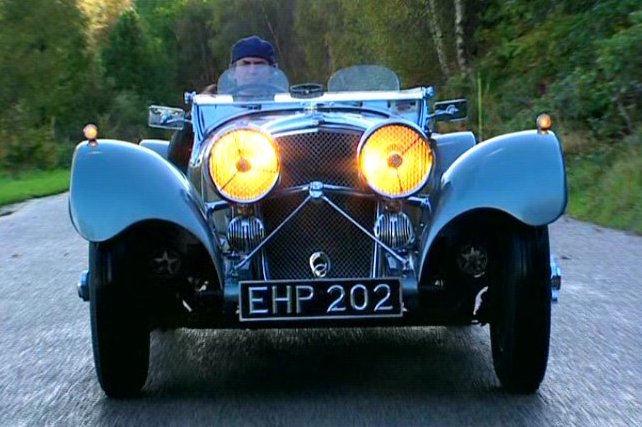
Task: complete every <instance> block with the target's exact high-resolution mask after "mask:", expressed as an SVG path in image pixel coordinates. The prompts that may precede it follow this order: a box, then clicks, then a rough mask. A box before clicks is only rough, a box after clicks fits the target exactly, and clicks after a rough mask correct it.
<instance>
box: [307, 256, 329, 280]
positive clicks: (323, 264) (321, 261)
mask: <svg viewBox="0 0 642 427" xmlns="http://www.w3.org/2000/svg"><path fill="white" fill-rule="evenodd" d="M310 269H311V270H312V274H314V277H318V278H322V277H326V276H327V275H328V273H329V272H330V258H329V257H328V256H327V255H326V254H325V252H315V253H313V254H312V255H310Z"/></svg>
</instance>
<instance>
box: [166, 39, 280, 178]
mask: <svg viewBox="0 0 642 427" xmlns="http://www.w3.org/2000/svg"><path fill="white" fill-rule="evenodd" d="M276 66H277V63H276V59H275V55H274V48H273V47H272V44H271V43H270V42H268V41H266V40H263V39H262V38H260V37H258V36H249V37H245V38H243V39H240V40H239V41H237V42H236V43H234V45H233V46H232V49H231V52H230V71H232V72H228V73H225V74H226V75H228V76H229V77H230V80H228V81H226V82H221V81H219V86H218V87H217V85H216V84H213V85H210V86H208V87H206V88H205V89H204V90H203V92H204V93H212V94H214V93H234V94H235V95H239V96H241V97H243V96H252V95H253V94H252V92H253V91H256V90H257V89H262V86H261V84H262V83H265V82H267V81H268V80H269V78H270V73H271V70H272V69H273V67H276ZM263 89H264V88H263ZM193 142H194V133H193V131H192V127H191V125H189V124H186V125H185V128H184V129H183V130H180V131H178V132H176V133H175V134H174V135H173V136H172V139H171V141H170V144H169V148H168V159H169V160H170V161H171V162H172V163H173V164H174V165H176V166H177V167H178V168H179V169H180V170H182V171H183V172H186V171H187V164H188V162H189V158H190V156H191V153H192V144H193Z"/></svg>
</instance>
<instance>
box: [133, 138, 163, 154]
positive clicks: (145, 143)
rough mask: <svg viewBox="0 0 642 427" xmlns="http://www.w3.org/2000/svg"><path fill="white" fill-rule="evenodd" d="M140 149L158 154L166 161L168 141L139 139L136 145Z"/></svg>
mask: <svg viewBox="0 0 642 427" xmlns="http://www.w3.org/2000/svg"><path fill="white" fill-rule="evenodd" d="M138 145H140V146H141V147H145V148H147V149H148V150H152V151H154V152H156V153H158V154H159V155H160V156H161V157H162V158H164V159H167V154H168V151H169V141H167V140H164V139H141V140H140V142H139V143H138Z"/></svg>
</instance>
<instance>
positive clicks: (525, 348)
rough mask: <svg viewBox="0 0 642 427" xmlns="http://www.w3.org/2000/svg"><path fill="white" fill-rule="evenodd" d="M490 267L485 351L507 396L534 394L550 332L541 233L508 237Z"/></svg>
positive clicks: (525, 230)
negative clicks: (488, 337)
mask: <svg viewBox="0 0 642 427" xmlns="http://www.w3.org/2000/svg"><path fill="white" fill-rule="evenodd" d="M505 243H506V244H505V245H503V247H502V248H501V250H502V251H505V253H504V254H503V255H502V254H499V259H502V260H504V263H503V265H499V263H496V264H495V266H494V267H493V270H494V272H495V273H494V277H493V280H492V283H491V292H492V293H491V304H492V305H491V307H492V313H491V323H490V335H491V347H492V352H493V364H494V366H495V373H496V375H497V377H498V378H499V381H500V382H501V384H502V386H503V387H504V388H505V389H506V390H507V391H509V392H511V393H520V394H527V393H534V392H535V391H537V389H538V388H539V385H540V383H541V382H542V380H543V379H544V375H545V373H546V365H547V363H548V349H549V339H550V328H551V289H550V263H549V241H548V228H547V227H545V226H544V227H537V228H535V227H526V226H521V227H517V228H516V229H515V230H513V231H512V232H510V233H508V235H507V239H506V241H505Z"/></svg>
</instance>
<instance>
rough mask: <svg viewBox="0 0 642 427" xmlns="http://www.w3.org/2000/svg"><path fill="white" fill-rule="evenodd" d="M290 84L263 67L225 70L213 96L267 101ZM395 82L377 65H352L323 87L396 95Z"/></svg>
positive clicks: (391, 74)
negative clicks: (219, 95)
mask: <svg viewBox="0 0 642 427" xmlns="http://www.w3.org/2000/svg"><path fill="white" fill-rule="evenodd" d="M289 88H290V83H289V82H288V78H287V77H286V75H285V74H284V73H283V71H282V70H280V69H278V68H275V67H272V66H269V65H264V64H251V65H245V66H234V67H230V68H228V69H227V70H226V71H225V72H224V73H223V74H222V75H221V77H220V78H219V80H218V85H217V92H218V93H219V94H225V95H233V96H235V97H238V98H248V99H267V98H270V97H272V96H274V94H276V93H283V92H288V91H289ZM399 89H400V85H399V78H398V77H397V75H396V74H395V73H394V71H392V70H389V69H388V68H386V67H383V66H380V65H355V66H352V67H348V68H343V69H341V70H339V71H337V72H336V73H334V74H333V75H332V76H331V77H330V79H329V80H328V83H327V90H328V91H329V92H347V91H397V90H399Z"/></svg>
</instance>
